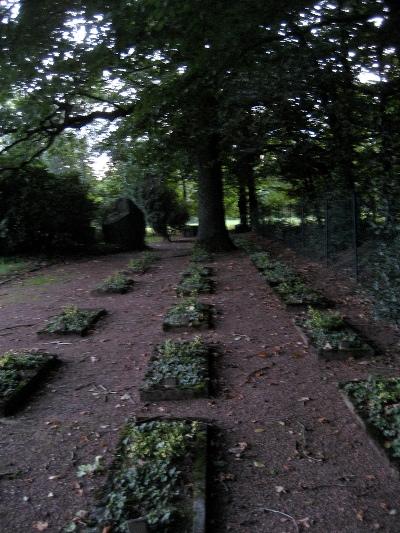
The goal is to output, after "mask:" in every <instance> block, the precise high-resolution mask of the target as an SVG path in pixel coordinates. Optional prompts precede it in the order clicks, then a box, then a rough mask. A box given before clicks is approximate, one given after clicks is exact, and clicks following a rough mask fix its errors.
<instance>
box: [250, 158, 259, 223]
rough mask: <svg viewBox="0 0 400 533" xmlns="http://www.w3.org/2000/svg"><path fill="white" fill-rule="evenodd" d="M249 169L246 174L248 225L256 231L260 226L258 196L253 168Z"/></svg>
mask: <svg viewBox="0 0 400 533" xmlns="http://www.w3.org/2000/svg"><path fill="white" fill-rule="evenodd" d="M249 170H250V171H249V172H248V174H247V188H248V191H249V211H250V226H251V229H252V230H254V231H257V230H258V229H259V227H260V217H259V210H258V198H257V192H256V183H255V178H254V173H253V169H252V168H250V169H249Z"/></svg>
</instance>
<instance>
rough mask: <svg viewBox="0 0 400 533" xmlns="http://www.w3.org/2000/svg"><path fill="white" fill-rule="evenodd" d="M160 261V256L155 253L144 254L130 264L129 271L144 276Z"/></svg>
mask: <svg viewBox="0 0 400 533" xmlns="http://www.w3.org/2000/svg"><path fill="white" fill-rule="evenodd" d="M159 260H160V256H158V255H157V254H155V253H154V252H144V253H143V254H142V255H141V257H138V258H136V259H131V260H130V261H129V263H128V271H130V272H132V273H134V274H144V273H145V272H147V271H148V270H149V269H150V267H151V265H152V264H153V263H155V262H156V261H159Z"/></svg>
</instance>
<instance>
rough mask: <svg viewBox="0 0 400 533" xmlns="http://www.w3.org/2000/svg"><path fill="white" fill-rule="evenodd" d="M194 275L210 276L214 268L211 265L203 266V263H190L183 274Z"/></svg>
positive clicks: (186, 275) (184, 275)
mask: <svg viewBox="0 0 400 533" xmlns="http://www.w3.org/2000/svg"><path fill="white" fill-rule="evenodd" d="M193 275H196V276H203V277H204V278H208V277H209V276H211V275H212V269H211V267H207V266H203V265H197V264H194V265H190V266H189V267H188V268H187V269H186V270H185V271H184V272H183V274H182V276H183V277H184V278H185V277H191V276H193Z"/></svg>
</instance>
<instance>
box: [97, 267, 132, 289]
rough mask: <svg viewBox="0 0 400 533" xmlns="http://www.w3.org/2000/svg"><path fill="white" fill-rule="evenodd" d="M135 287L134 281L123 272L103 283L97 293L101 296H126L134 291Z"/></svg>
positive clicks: (113, 275)
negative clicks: (108, 294)
mask: <svg viewBox="0 0 400 533" xmlns="http://www.w3.org/2000/svg"><path fill="white" fill-rule="evenodd" d="M133 285H134V281H133V279H130V278H128V277H127V276H125V274H123V273H122V272H116V273H115V274H112V275H111V276H109V277H108V278H106V279H105V280H104V281H102V283H100V285H98V287H97V288H96V292H98V293H100V294H103V293H111V294H114V293H116V294H125V293H127V292H128V291H130V290H131V289H132V287H133Z"/></svg>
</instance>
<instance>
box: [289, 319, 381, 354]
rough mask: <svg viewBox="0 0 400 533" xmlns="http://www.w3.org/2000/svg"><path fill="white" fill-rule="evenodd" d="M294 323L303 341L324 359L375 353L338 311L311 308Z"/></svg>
mask: <svg viewBox="0 0 400 533" xmlns="http://www.w3.org/2000/svg"><path fill="white" fill-rule="evenodd" d="M295 325H296V327H297V330H298V331H299V333H300V335H301V336H302V338H303V340H304V342H305V343H306V344H308V341H309V342H310V343H311V345H312V346H313V347H314V348H315V349H316V350H317V353H318V355H319V356H320V357H321V358H323V359H327V360H332V359H348V358H349V357H355V358H357V357H368V356H372V355H374V349H373V348H372V347H371V346H370V345H369V344H368V343H367V342H366V341H365V340H364V339H363V338H362V337H361V336H360V335H359V334H358V333H357V332H356V331H354V329H353V328H352V327H351V326H350V325H349V324H347V322H346V321H345V320H344V319H343V317H341V316H340V314H339V313H337V312H334V311H318V310H317V309H312V308H310V309H309V310H308V313H307V315H306V316H305V317H302V318H298V319H296V320H295Z"/></svg>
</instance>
